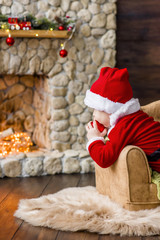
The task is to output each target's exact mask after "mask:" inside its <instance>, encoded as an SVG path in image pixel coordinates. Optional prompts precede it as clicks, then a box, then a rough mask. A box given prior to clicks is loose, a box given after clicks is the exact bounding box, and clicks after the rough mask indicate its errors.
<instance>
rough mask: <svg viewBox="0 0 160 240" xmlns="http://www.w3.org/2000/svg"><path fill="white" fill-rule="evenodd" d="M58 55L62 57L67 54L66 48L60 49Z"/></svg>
mask: <svg viewBox="0 0 160 240" xmlns="http://www.w3.org/2000/svg"><path fill="white" fill-rule="evenodd" d="M59 55H60V56H61V57H62V58H64V57H66V56H67V55H68V52H67V50H66V49H61V50H60V52H59Z"/></svg>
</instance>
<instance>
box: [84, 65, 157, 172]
mask: <svg viewBox="0 0 160 240" xmlns="http://www.w3.org/2000/svg"><path fill="white" fill-rule="evenodd" d="M84 102H85V104H86V105H87V106H88V107H90V108H93V109H94V111H93V122H89V123H88V124H87V126H86V130H87V137H88V140H89V141H88V143H87V149H88V151H89V153H90V156H91V157H92V159H93V160H94V161H95V162H96V163H97V164H98V165H99V166H100V167H102V168H107V167H109V166H111V165H112V164H113V163H114V162H115V161H116V160H117V158H118V156H119V154H120V152H121V151H122V149H123V148H124V147H125V146H126V145H135V146H137V147H140V148H141V149H143V151H144V152H145V153H146V155H147V157H148V162H149V165H150V167H151V168H152V169H153V170H155V171H157V172H160V123H159V122H155V121H154V120H153V118H152V117H149V116H148V115H147V114H146V113H144V112H143V111H141V110H140V104H139V100H138V99H135V98H133V92H132V88H131V85H130V83H129V74H128V71H127V69H126V68H124V69H118V68H109V67H104V68H102V69H101V72H100V76H99V78H98V80H96V81H95V82H94V83H93V85H92V86H91V89H90V90H87V92H86V97H85V100H84ZM96 121H98V122H99V123H100V124H102V125H104V127H105V129H104V130H103V131H102V132H100V131H99V129H98V125H97V123H96ZM106 134H107V135H108V139H109V140H108V141H107V142H106V143H105V141H104V136H106Z"/></svg>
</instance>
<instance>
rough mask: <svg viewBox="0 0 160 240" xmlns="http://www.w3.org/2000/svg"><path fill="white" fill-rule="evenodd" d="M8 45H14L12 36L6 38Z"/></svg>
mask: <svg viewBox="0 0 160 240" xmlns="http://www.w3.org/2000/svg"><path fill="white" fill-rule="evenodd" d="M6 43H7V44H8V45H9V46H12V45H13V44H14V38H12V37H11V36H10V35H9V36H8V38H6Z"/></svg>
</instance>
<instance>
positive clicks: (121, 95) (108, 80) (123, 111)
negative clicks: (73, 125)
mask: <svg viewBox="0 0 160 240" xmlns="http://www.w3.org/2000/svg"><path fill="white" fill-rule="evenodd" d="M84 102H85V104H86V105H87V106H88V107H91V108H94V109H96V110H99V111H104V112H107V113H109V114H111V116H110V123H111V126H113V125H115V124H116V121H117V120H118V119H119V118H120V117H123V116H125V115H128V114H131V113H134V112H136V111H138V110H139V109H140V104H139V101H138V99H134V98H133V91H132V87H131V85H130V83H129V74H128V71H127V69H126V68H124V69H118V68H110V67H104V68H102V69H101V71H100V76H99V78H98V79H97V80H96V81H95V82H94V83H93V85H92V86H91V88H90V90H87V92H86V97H85V99H84Z"/></svg>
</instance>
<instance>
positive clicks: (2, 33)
mask: <svg viewBox="0 0 160 240" xmlns="http://www.w3.org/2000/svg"><path fill="white" fill-rule="evenodd" d="M9 34H11V36H12V37H17V38H18V37H21V38H35V37H36V38H69V36H70V35H71V32H68V31H58V30H53V31H51V30H0V37H8V35H9Z"/></svg>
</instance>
